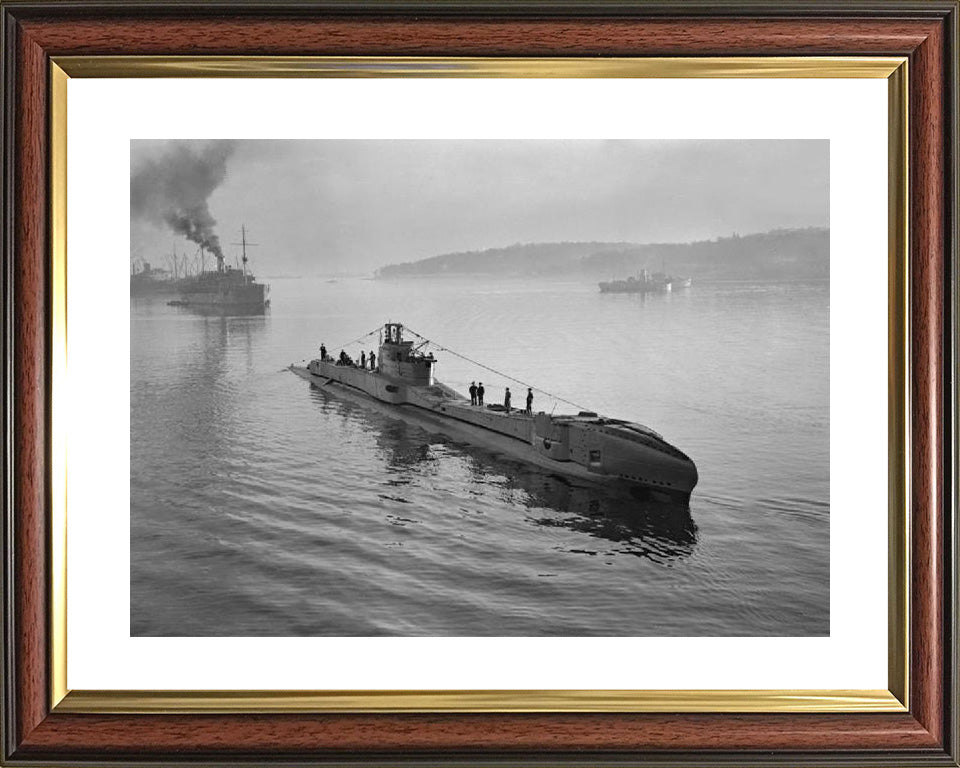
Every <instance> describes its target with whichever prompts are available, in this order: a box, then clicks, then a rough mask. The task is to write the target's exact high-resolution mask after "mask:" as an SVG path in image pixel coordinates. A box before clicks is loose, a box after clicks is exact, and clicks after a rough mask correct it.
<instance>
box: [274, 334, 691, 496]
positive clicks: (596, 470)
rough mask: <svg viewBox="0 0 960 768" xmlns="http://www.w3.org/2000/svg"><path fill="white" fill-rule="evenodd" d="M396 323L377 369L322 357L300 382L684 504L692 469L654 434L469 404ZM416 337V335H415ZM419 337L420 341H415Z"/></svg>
mask: <svg viewBox="0 0 960 768" xmlns="http://www.w3.org/2000/svg"><path fill="white" fill-rule="evenodd" d="M403 331H404V328H403V326H402V325H401V324H400V323H387V324H386V325H384V326H383V332H382V339H381V342H380V346H379V356H378V358H377V367H376V369H375V370H372V369H370V368H369V367H359V366H357V365H356V364H354V363H353V361H351V360H350V359H349V358H348V357H345V358H344V359H342V360H334V359H333V358H331V357H329V356H326V357H324V358H321V359H316V360H311V361H310V363H309V364H308V365H307V366H306V367H303V366H296V365H291V366H290V370H292V371H293V372H294V373H296V374H297V375H298V376H300V377H302V378H304V379H306V380H307V381H310V382H312V383H313V384H315V385H317V386H320V387H324V388H325V389H327V390H328V391H335V392H338V393H341V394H343V395H345V396H348V397H352V398H359V399H361V400H363V401H364V402H367V403H369V404H370V405H371V406H373V407H377V408H378V409H380V410H384V411H386V412H387V413H389V414H391V415H394V416H396V417H397V418H400V419H403V420H405V421H410V422H413V423H416V424H419V425H420V426H423V427H425V428H427V429H432V430H437V431H440V432H441V433H444V434H447V435H448V436H451V437H454V438H456V439H465V440H467V441H468V442H472V443H475V444H478V445H482V446H484V447H487V448H491V449H493V450H497V451H501V452H503V453H505V454H508V455H510V456H513V457H516V458H519V459H521V460H524V461H527V462H529V463H531V464H534V465H537V466H540V467H543V468H546V469H548V470H552V471H555V472H557V473H559V474H561V475H566V476H570V477H575V478H579V479H582V480H588V481H592V482H610V481H619V482H623V483H626V484H629V485H631V486H640V487H642V488H644V489H646V490H648V491H650V492H652V494H653V495H654V496H659V497H665V498H669V499H673V500H680V501H682V502H688V501H689V499H690V493H691V492H692V491H693V489H694V487H695V486H696V484H697V479H698V478H697V468H696V466H695V465H694V463H693V462H692V461H691V460H690V459H689V458H688V457H687V456H686V455H685V454H684V453H683V452H681V451H680V450H678V449H677V448H675V447H674V446H672V445H671V444H670V443H668V442H667V441H666V440H664V439H663V438H662V437H661V436H660V435H658V434H657V433H656V432H654V431H653V430H652V429H650V428H648V427H645V426H642V425H640V424H636V423H633V422H629V421H624V420H623V419H612V418H607V417H604V416H598V415H597V414H596V413H593V412H591V411H580V412H579V413H577V414H575V415H574V414H571V415H554V414H552V413H543V412H541V413H536V414H532V413H531V414H528V413H526V411H523V410H516V409H512V410H508V409H506V408H505V407H504V406H502V405H486V406H479V405H472V404H471V402H470V400H469V398H467V397H465V396H464V395H462V394H460V393H459V392H457V391H455V390H454V389H452V388H450V387H448V386H446V385H445V384H441V383H440V382H438V381H436V380H435V379H434V375H433V373H434V366H435V364H436V359H435V358H434V356H433V354H432V353H431V354H424V353H423V352H422V351H420V350H421V349H422V348H423V346H424V345H425V344H427V343H429V340H427V339H424V338H423V337H419V339H421V340H422V342H423V343H421V344H420V345H419V346H417V347H414V343H413V341H407V340H405V339H404V338H403ZM414 335H418V334H414ZM418 336H419V335H418Z"/></svg>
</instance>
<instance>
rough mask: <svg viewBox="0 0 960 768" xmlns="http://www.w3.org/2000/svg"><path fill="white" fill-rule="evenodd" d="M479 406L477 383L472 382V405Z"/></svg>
mask: <svg viewBox="0 0 960 768" xmlns="http://www.w3.org/2000/svg"><path fill="white" fill-rule="evenodd" d="M476 404H477V382H475V381H471V382H470V405H476Z"/></svg>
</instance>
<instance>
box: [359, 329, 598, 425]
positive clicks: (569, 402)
mask: <svg viewBox="0 0 960 768" xmlns="http://www.w3.org/2000/svg"><path fill="white" fill-rule="evenodd" d="M403 327H404V328H405V329H406V330H408V331H410V333H412V334H413V335H414V336H416V337H417V338H419V339H423V340H424V341H425V342H426V343H428V344H433V346H435V347H436V348H437V349H439V350H441V351H442V352H449V353H450V354H451V355H453V356H454V357H459V358H460V359H461V360H466V361H467V362H468V363H471V364H472V365H476V366H479V367H480V368H483V369H485V370H487V371H490V373H493V374H496V375H497V376H502V377H503V378H505V379H509V380H510V381H514V382H516V383H517V384H520V385H521V386H524V387H529V388H530V389H532V390H534V391H535V392H539V393H540V394H542V395H546V396H547V397H552V398H553V399H554V400H559V401H560V402H561V403H566V404H567V405H572V406H573V407H574V408H579V409H580V410H581V411H589V410H590V409H589V408H587V406H585V405H580V403H575V402H573V400H567V399H566V398H563V397H560V396H559V395H555V394H553V393H552V392H547V390H545V389H540V387H535V386H533V384H529V383H528V382H526V381H521V380H520V379H518V378H515V377H513V376H510V375H509V374H506V373H504V372H503V371H498V370H497V369H496V368H491V367H490V366H489V365H484V364H483V363H481V362H478V361H477V360H472V359H470V358H469V357H467V356H466V355H461V354H460V353H459V352H457V351H455V350H452V349H450V348H449V347H445V346H443V345H442V344H438V343H437V342H435V341H431V340H430V339H428V338H427V337H426V336H423V335H421V334H419V333H417V332H416V331H415V330H413V328H410V327H409V326H406V325H405V326H403ZM367 335H368V336H369V335H370V334H367ZM554 408H556V406H554Z"/></svg>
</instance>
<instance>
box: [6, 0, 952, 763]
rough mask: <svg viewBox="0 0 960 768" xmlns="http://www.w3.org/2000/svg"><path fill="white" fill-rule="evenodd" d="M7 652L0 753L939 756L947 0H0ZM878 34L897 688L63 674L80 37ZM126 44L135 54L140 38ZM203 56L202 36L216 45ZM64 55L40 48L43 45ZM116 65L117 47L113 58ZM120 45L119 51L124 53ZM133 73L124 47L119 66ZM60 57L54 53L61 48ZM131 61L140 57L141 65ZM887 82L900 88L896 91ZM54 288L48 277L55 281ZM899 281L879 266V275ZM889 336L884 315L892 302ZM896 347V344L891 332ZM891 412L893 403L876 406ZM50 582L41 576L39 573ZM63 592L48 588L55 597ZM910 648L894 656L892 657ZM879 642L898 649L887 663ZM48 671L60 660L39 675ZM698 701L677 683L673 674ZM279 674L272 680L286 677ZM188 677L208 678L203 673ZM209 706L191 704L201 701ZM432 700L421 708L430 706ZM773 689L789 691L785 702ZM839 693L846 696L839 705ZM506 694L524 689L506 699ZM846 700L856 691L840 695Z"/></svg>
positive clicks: (539, 54) (826, 47) (744, 49)
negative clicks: (356, 686) (888, 74)
mask: <svg viewBox="0 0 960 768" xmlns="http://www.w3.org/2000/svg"><path fill="white" fill-rule="evenodd" d="M0 12H2V25H3V29H2V39H3V56H2V67H3V71H2V83H3V86H2V88H3V91H2V98H3V113H2V114H3V128H4V130H3V143H2V147H3V168H4V179H3V197H4V205H3V246H2V253H3V292H4V308H5V312H4V316H3V326H4V334H3V344H4V347H3V365H4V379H3V380H4V404H5V409H4V419H5V438H6V442H5V446H6V449H7V450H6V451H5V458H6V461H5V462H4V514H5V517H4V529H3V531H4V532H3V536H4V581H3V585H4V611H3V633H4V634H3V638H4V674H3V723H2V725H3V745H2V760H3V762H4V764H10V765H50V764H53V763H57V764H78V763H82V762H95V763H97V764H101V763H102V764H107V763H118V764H120V763H131V762H136V763H137V764H142V763H144V762H155V763H161V764H180V763H184V764H185V763H189V762H198V761H203V762H204V763H224V764H227V763H231V764H235V763H262V762H265V761H270V762H274V761H276V762H291V763H311V764H313V763H317V764H319V763H330V764H347V763H349V764H353V763H377V764H396V763H418V764H419V763H438V764H445V763H465V762H468V763H477V764H481V763H491V762H501V763H509V764H531V765H532V764H543V763H550V764H574V763H591V764H614V763H616V764H624V763H625V764H641V763H643V764H666V763H670V764H680V763H682V764H696V765H713V764H715V765H720V764H729V763H754V764H760V763H763V764H786V763H790V764H796V763H803V764H838V765H839V764H841V763H842V764H850V763H856V764H877V765H880V764H889V765H902V764H907V763H909V764H920V763H923V764H931V765H954V766H955V765H958V755H960V751H958V738H960V723H958V707H957V697H958V682H957V649H956V642H957V636H956V616H957V567H956V559H955V558H956V552H957V547H956V545H957V513H956V479H957V476H956V439H957V413H956V403H957V382H956V375H955V374H956V371H955V366H956V300H957V243H956V236H957V232H956V229H957V209H956V206H957V113H956V106H957V86H958V79H957V55H958V50H957V19H958V13H957V12H958V5H957V3H956V2H941V1H940V0H931V2H904V1H901V0H893V1H892V2H880V1H879V0H877V1H876V2H858V1H856V0H851V1H850V2H842V3H840V2H823V3H821V2H809V1H808V2H785V3H765V2H760V3H752V2H743V1H741V2H737V3H725V4H722V5H720V6H717V5H715V4H708V3H700V2H688V3H682V4H673V3H662V2H648V3H642V4H641V3H619V2H613V3H605V2H601V3H591V4H569V3H559V2H552V3H510V4H496V3H456V2H455V3H438V4H397V3H388V2H383V3H381V2H368V3H350V2H345V3H344V2H316V1H315V0H308V2H304V3H296V4H276V3H271V4H267V3H262V2H237V1H234V2H225V3H219V2H215V1H208V2H197V3H189V2H138V3H130V4H122V5H121V4H118V3H111V2H90V1H88V0H78V1H77V2H60V1H58V0H47V1H46V2H3V3H0ZM104 56H127V57H144V56H155V57H175V56H190V57H197V56H201V57H209V60H210V61H211V62H215V61H217V59H216V58H215V57H246V56H257V57H301V56H311V57H357V56H365V57H410V56H429V57H448V58H449V57H455V58H484V59H487V60H490V59H492V60H497V59H504V60H506V59H510V58H521V59H522V58H529V57H533V58H538V59H551V58H558V59H570V58H579V59H589V58H596V57H600V58H601V59H603V58H614V57H624V58H638V57H639V58H647V57H680V58H685V59H689V58H691V57H692V58H694V59H696V58H699V57H708V56H709V57H743V58H751V59H756V57H845V56H846V57H851V56H856V57H889V58H903V59H905V60H906V62H907V65H908V66H907V69H906V72H908V78H909V81H908V83H905V84H904V85H906V92H905V93H908V94H909V100H908V101H907V104H908V109H907V116H906V121H905V124H904V125H905V126H906V130H907V134H906V135H905V136H904V137H903V138H904V140H905V146H906V147H907V150H908V151H907V157H906V158H905V159H906V161H907V167H908V168H909V176H908V178H906V179H904V190H903V191H904V199H896V195H894V198H895V199H892V200H891V212H892V214H893V216H892V220H899V219H900V218H901V217H900V216H899V215H898V214H897V211H898V210H899V211H900V213H902V214H903V216H902V218H903V219H905V223H908V227H907V228H906V229H904V228H902V227H901V228H900V229H896V228H894V229H891V234H892V236H893V239H896V237H897V236H898V233H901V234H903V235H904V237H908V238H909V239H908V241H906V242H905V243H904V247H905V251H906V258H907V260H908V263H909V269H907V270H906V271H905V272H904V273H903V274H904V275H905V279H907V280H908V281H909V282H908V283H907V284H904V285H902V286H900V287H901V288H902V296H904V297H905V299H906V304H907V305H906V307H905V317H904V318H901V319H902V320H903V321H904V327H906V328H907V329H908V330H907V332H906V335H905V336H904V338H903V340H902V341H903V343H904V348H903V354H904V357H905V358H906V359H905V360H904V363H905V366H906V367H905V370H906V372H907V373H906V377H907V378H906V381H905V387H902V388H900V389H898V383H897V380H896V377H894V378H893V379H892V380H891V381H892V383H891V387H892V389H893V390H894V391H899V392H900V394H902V396H903V397H904V398H905V400H904V407H903V408H902V409H901V411H902V413H901V414H900V415H902V416H903V417H904V418H903V419H902V420H900V421H901V422H902V423H903V424H905V425H908V432H909V433H908V434H902V435H900V440H899V442H896V441H895V444H897V445H902V446H904V449H905V454H904V455H903V456H901V457H899V458H897V457H894V460H899V461H900V463H901V464H902V465H903V466H904V468H905V473H906V477H907V478H908V482H906V483H898V481H897V480H896V479H894V480H892V481H891V482H892V483H893V485H892V486H891V495H892V496H898V494H904V496H905V498H904V499H903V502H904V504H903V506H904V507H905V508H906V509H909V517H907V518H905V519H908V520H909V525H910V528H909V531H906V532H905V533H906V535H903V536H900V535H899V534H898V533H897V532H896V531H893V536H892V539H893V541H894V544H895V545H896V543H897V542H899V545H900V546H901V547H902V549H903V555H904V557H903V563H902V564H901V565H902V568H901V571H902V573H903V576H904V579H905V581H904V584H905V587H904V590H903V594H900V593H899V592H898V591H897V590H893V593H892V594H891V601H892V602H891V615H902V617H903V619H904V626H903V629H904V631H903V632H902V633H901V632H899V630H898V628H897V627H896V626H894V627H893V628H892V630H891V636H890V646H891V659H892V662H891V671H892V675H891V677H892V678H896V677H897V673H898V672H899V673H902V675H901V678H900V679H902V680H904V681H905V683H904V684H905V687H904V689H903V690H902V691H901V690H895V687H896V686H892V687H891V692H892V695H893V696H894V697H895V698H896V699H897V700H899V701H902V702H906V706H905V707H899V708H897V707H893V708H889V707H878V709H879V710H880V711H870V710H871V707H870V706H863V707H859V708H857V707H854V706H851V707H849V708H847V709H846V710H843V711H823V710H822V709H820V710H818V709H817V708H811V709H810V710H808V711H798V709H799V710H802V709H803V708H802V707H801V708H794V709H793V710H792V711H785V709H778V708H776V707H773V708H771V710H770V711H764V710H763V709H762V708H760V709H758V708H757V707H752V708H751V707H747V708H745V709H743V708H741V709H739V711H737V709H738V708H737V707H731V706H720V705H718V704H716V702H714V703H713V704H711V702H710V700H709V697H708V696H706V695H704V696H703V697H702V700H701V702H700V706H697V702H696V701H694V702H693V705H689V704H687V705H682V706H681V705H680V704H677V703H673V704H671V703H670V702H669V701H666V700H665V701H664V702H663V703H662V706H661V708H660V709H656V708H653V709H651V708H646V710H645V711H636V710H635V709H634V710H631V708H630V707H622V706H615V705H613V704H612V703H611V704H610V705H608V706H604V705H603V703H602V702H601V703H600V704H597V703H595V702H594V703H593V704H592V705H590V706H587V705H585V706H583V707H582V708H581V709H579V710H578V708H577V707H576V706H575V705H574V706H565V707H556V708H554V707H550V706H542V705H540V706H538V705H537V704H536V703H534V704H533V705H528V706H521V707H516V708H514V707H507V706H503V707H499V708H498V706H497V705H496V704H494V705H493V706H486V707H476V708H475V710H482V711H464V710H465V709H469V708H464V707H459V708H458V707H457V706H450V707H444V706H436V707H432V708H431V707H426V708H425V707H419V708H418V707H416V706H414V707H404V706H399V705H398V706H397V707H395V708H393V707H387V709H394V710H395V711H382V710H383V709H384V707H380V711H374V708H372V707H367V708H365V707H364V705H363V703H362V702H359V703H357V702H352V703H350V704H348V705H347V706H344V707H341V708H336V707H333V708H330V709H328V710H326V711H316V709H314V710H313V711H311V707H309V706H308V707H299V708H298V707H296V706H290V707H284V706H280V707H272V706H267V705H262V706H259V707H258V705H257V704H256V702H254V703H250V702H249V701H248V702H247V703H246V704H245V705H243V706H239V705H236V706H231V705H230V702H222V701H221V702H220V704H219V706H214V705H208V706H204V705H202V704H201V705H193V706H192V705H191V701H190V698H191V697H189V696H185V697H184V696H181V697H179V698H177V697H174V698H172V699H167V700H164V699H162V698H161V699H160V700H155V701H154V703H153V704H152V705H149V704H147V703H145V701H146V698H145V697H140V698H139V699H138V698H137V697H132V698H131V697H128V698H127V699H126V700H125V702H123V703H120V704H118V703H117V702H114V703H113V705H112V706H107V705H103V703H102V702H100V703H99V704H98V702H97V701H95V700H92V699H87V700H79V701H78V699H77V697H74V699H73V700H71V699H70V697H68V696H66V691H64V690H61V689H62V672H63V665H64V664H65V661H64V659H63V658H62V654H63V647H64V645H63V642H62V641H63V638H62V637H61V636H60V635H59V634H58V633H61V632H63V631H65V627H64V626H63V625H62V622H61V621H60V620H59V619H58V615H59V614H58V604H59V603H58V601H60V602H62V600H63V594H62V592H63V589H64V585H63V583H62V578H61V574H60V573H59V571H58V569H57V567H56V566H55V564H56V563H57V562H59V560H58V558H59V557H60V556H61V555H62V552H58V549H57V548H58V546H61V543H58V541H59V540H58V537H57V534H56V531H57V530H58V525H59V522H58V520H57V519H56V515H57V509H58V506H57V503H56V501H57V499H56V494H57V493H58V483H59V480H58V473H59V472H60V471H61V470H62V467H60V466H59V465H58V461H59V459H58V455H57V452H56V450H55V445H54V439H53V437H52V431H51V412H52V408H53V403H52V399H53V395H52V392H53V390H52V380H53V376H54V372H55V370H56V367H57V365H58V364H59V361H60V359H61V355H62V354H63V349H62V344H63V339H62V338H58V337H57V333H56V329H57V328H58V327H59V324H60V323H62V321H63V318H62V316H61V314H62V312H63V306H60V305H58V303H57V300H56V297H57V296H59V295H62V291H58V290H56V287H57V281H58V280H61V281H62V280H63V279H64V277H63V275H62V274H60V273H59V272H58V270H59V269H61V268H62V262H58V261H56V259H54V258H51V254H55V253H57V252H58V251H59V252H61V253H62V250H63V248H64V243H63V241H62V238H63V222H62V221H60V220H59V219H58V216H59V212H61V211H62V201H58V200H57V199H56V195H57V194H59V193H58V190H57V187H56V185H53V184H51V178H52V177H54V176H55V175H56V171H57V168H58V167H59V163H62V161H63V158H62V151H63V146H64V145H63V142H64V140H65V136H64V135H62V134H61V133H59V132H58V130H57V124H56V122H55V121H53V120H52V119H51V115H52V114H53V112H54V111H55V110H56V109H57V100H58V98H59V96H58V89H59V88H62V87H63V83H62V81H61V79H60V78H61V75H62V72H63V69H62V67H61V64H62V63H63V62H66V61H68V60H72V66H74V67H83V66H88V67H93V69H92V70H90V71H96V66H97V64H96V61H97V58H98V57H104ZM141 61H142V60H141ZM220 61H221V64H222V61H223V60H222V59H221V60H220ZM58 62H60V63H59V64H58ZM113 66H118V64H117V61H116V60H115V61H114V64H113ZM120 66H121V67H122V66H123V63H122V61H121V63H120ZM130 67H131V69H130V72H131V73H134V72H135V71H136V68H135V67H134V65H133V62H131V63H130ZM68 68H69V67H68ZM143 71H144V70H143V69H141V70H140V74H143ZM898 92H899V93H900V94H901V95H904V92H902V91H898ZM61 287H62V286H61ZM894 290H896V286H895V287H894ZM891 323H892V325H891V330H890V333H891V337H892V338H894V337H896V334H897V329H896V326H897V318H892V319H891ZM893 356H894V357H896V353H894V354H893ZM893 415H894V417H895V418H894V419H893V423H898V419H897V418H896V416H897V415H898V414H897V413H896V412H895V413H894V414H893ZM58 590H59V591H58ZM58 595H59V596H58ZM901 652H902V654H904V655H903V656H902V657H901V656H899V654H900V653H901ZM898 658H899V660H898ZM58 680H59V682H58ZM691 695H692V697H693V699H696V698H697V696H696V694H691ZM280 696H281V697H282V694H280ZM196 698H197V699H200V700H202V699H203V695H202V693H200V694H198V695H197V697H196ZM208 704H209V702H208ZM428 709H429V710H431V711H426V710H428ZM787 709H789V708H787ZM841 709H842V708H841ZM516 710H519V711H516ZM854 710H856V711H854Z"/></svg>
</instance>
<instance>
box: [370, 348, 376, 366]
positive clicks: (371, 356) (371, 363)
mask: <svg viewBox="0 0 960 768" xmlns="http://www.w3.org/2000/svg"><path fill="white" fill-rule="evenodd" d="M370 370H371V371H375V370H377V356H376V355H375V354H373V350H372V349H371V350H370Z"/></svg>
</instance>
